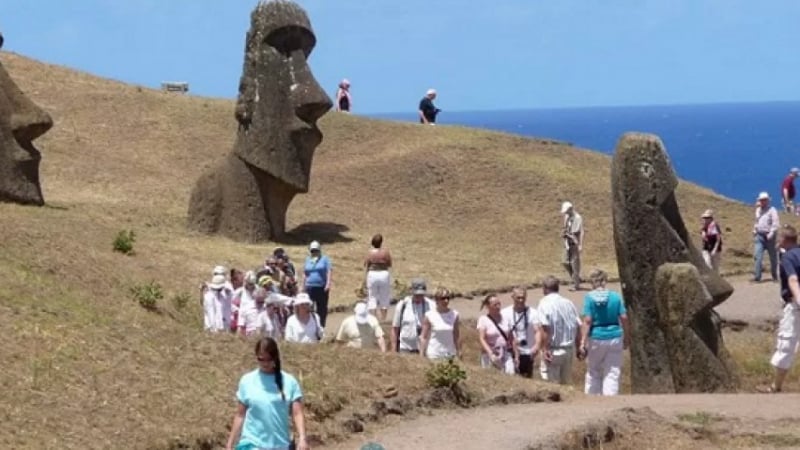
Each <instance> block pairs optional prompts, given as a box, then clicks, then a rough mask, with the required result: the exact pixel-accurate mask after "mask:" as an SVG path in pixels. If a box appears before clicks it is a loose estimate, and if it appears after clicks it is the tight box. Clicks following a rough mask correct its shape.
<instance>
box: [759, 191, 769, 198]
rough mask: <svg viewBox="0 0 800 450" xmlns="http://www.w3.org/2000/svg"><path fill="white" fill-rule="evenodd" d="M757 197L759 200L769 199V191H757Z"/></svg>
mask: <svg viewBox="0 0 800 450" xmlns="http://www.w3.org/2000/svg"><path fill="white" fill-rule="evenodd" d="M758 199H759V200H769V193H767V192H766V191H765V192H761V193H759V194H758Z"/></svg>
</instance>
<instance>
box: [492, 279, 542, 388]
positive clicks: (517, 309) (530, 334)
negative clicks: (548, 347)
mask: <svg viewBox="0 0 800 450" xmlns="http://www.w3.org/2000/svg"><path fill="white" fill-rule="evenodd" d="M511 299H512V300H513V301H514V304H513V305H511V306H507V307H505V308H503V310H502V311H501V313H502V315H503V318H504V319H505V320H507V321H508V322H509V323H511V329H512V331H513V334H514V338H515V339H516V341H517V351H518V352H519V364H517V373H518V374H520V375H521V376H523V377H525V378H532V377H533V359H534V358H535V357H536V354H537V353H538V352H539V347H540V342H539V339H541V336H540V335H539V333H538V332H537V329H538V328H539V313H538V312H536V309H535V308H533V307H531V306H528V305H527V304H526V301H527V299H528V294H527V292H526V291H525V289H524V288H522V287H520V286H517V287H515V288H514V289H512V290H511Z"/></svg>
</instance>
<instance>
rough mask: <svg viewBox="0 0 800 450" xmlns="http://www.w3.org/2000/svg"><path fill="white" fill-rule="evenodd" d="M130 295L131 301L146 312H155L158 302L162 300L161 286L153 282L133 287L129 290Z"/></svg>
mask: <svg viewBox="0 0 800 450" xmlns="http://www.w3.org/2000/svg"><path fill="white" fill-rule="evenodd" d="M131 295H133V299H134V300H136V301H137V302H138V303H139V306H141V307H142V308H144V309H146V310H148V311H155V310H157V309H158V301H159V300H162V299H163V298H164V292H163V290H162V289H161V285H160V284H158V283H156V282H155V281H151V282H149V283H147V284H137V285H136V286H133V287H132V288H131Z"/></svg>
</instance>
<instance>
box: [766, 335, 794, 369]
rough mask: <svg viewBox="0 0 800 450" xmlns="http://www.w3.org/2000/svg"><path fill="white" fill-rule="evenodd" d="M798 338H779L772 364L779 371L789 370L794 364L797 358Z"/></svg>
mask: <svg viewBox="0 0 800 450" xmlns="http://www.w3.org/2000/svg"><path fill="white" fill-rule="evenodd" d="M797 343H798V338H797V337H781V336H778V342H777V344H776V345H775V353H774V354H773V355H772V359H771V360H770V364H772V365H773V366H775V367H777V368H778V369H785V370H788V369H789V368H790V367H792V364H793V363H794V358H795V356H797Z"/></svg>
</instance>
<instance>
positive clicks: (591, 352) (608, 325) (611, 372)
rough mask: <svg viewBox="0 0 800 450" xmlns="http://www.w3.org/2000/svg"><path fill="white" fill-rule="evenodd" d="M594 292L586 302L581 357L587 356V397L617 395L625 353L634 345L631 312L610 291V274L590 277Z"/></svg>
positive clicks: (602, 273) (596, 271)
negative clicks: (608, 284) (631, 331)
mask: <svg viewBox="0 0 800 450" xmlns="http://www.w3.org/2000/svg"><path fill="white" fill-rule="evenodd" d="M589 280H591V283H592V291H591V292H589V293H588V294H586V296H585V297H584V299H583V327H582V331H581V333H582V336H581V339H580V342H581V345H580V350H579V354H582V355H585V356H586V359H587V361H586V387H585V391H586V394H589V395H601V394H602V395H617V394H618V393H619V378H620V375H621V373H622V352H623V351H624V350H627V349H628V347H629V346H630V342H631V336H630V332H629V328H628V313H627V311H625V303H623V301H622V296H621V295H620V294H619V293H618V292H614V291H609V290H608V289H606V282H607V281H608V274H606V273H605V272H604V271H602V270H598V269H595V270H593V271H592V273H590V274H589Z"/></svg>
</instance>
